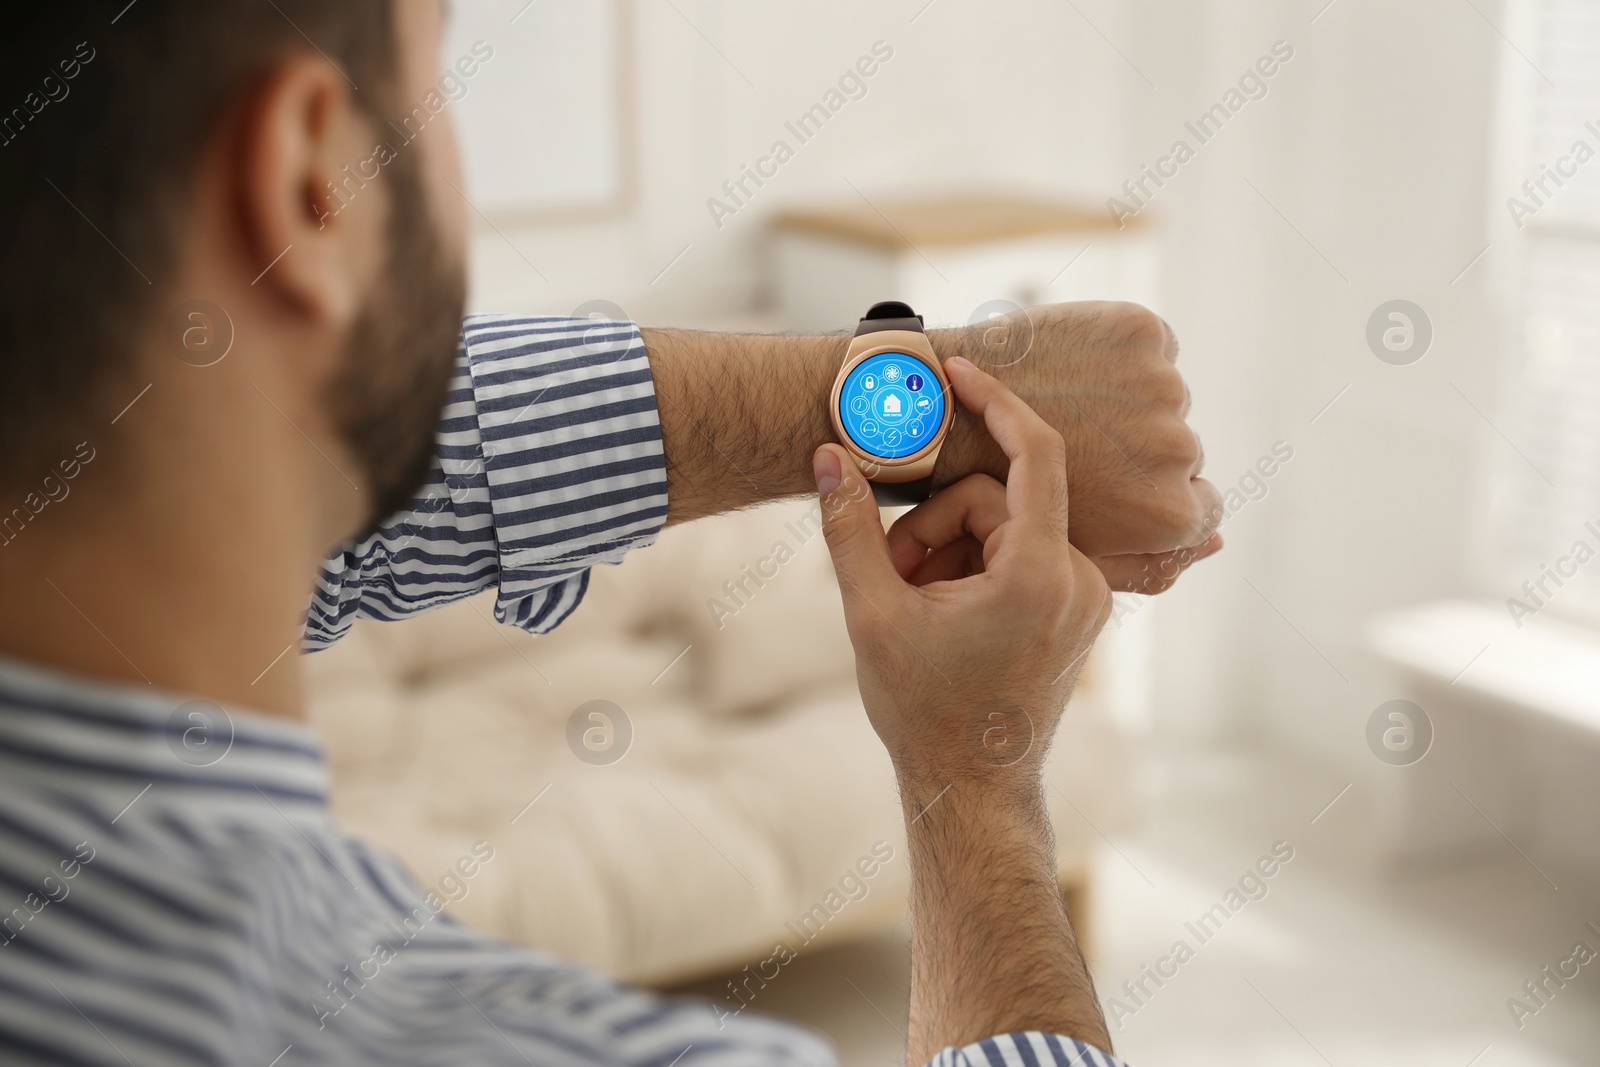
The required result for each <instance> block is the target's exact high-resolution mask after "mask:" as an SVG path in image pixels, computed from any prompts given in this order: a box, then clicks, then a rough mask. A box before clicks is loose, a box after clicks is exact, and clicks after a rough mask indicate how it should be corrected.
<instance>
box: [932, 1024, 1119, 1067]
mask: <svg viewBox="0 0 1600 1067" xmlns="http://www.w3.org/2000/svg"><path fill="white" fill-rule="evenodd" d="M1024 1064H1025V1065H1027V1067H1035V1065H1037V1067H1127V1065H1126V1064H1124V1063H1123V1062H1122V1061H1121V1060H1119V1059H1117V1058H1116V1057H1115V1056H1112V1055H1111V1054H1109V1053H1106V1052H1101V1051H1100V1050H1099V1049H1097V1048H1095V1047H1094V1046H1093V1045H1086V1044H1084V1043H1083V1042H1082V1041H1076V1040H1074V1039H1072V1038H1070V1037H1062V1036H1061V1035H1060V1034H1046V1033H1042V1032H1040V1031H1038V1030H1028V1031H1024V1032H1021V1033H1015V1034H1001V1035H999V1036H998V1037H990V1038H985V1039H984V1040H982V1041H978V1042H976V1043H974V1044H971V1045H968V1046H967V1047H966V1048H954V1047H951V1048H947V1049H944V1050H942V1051H940V1052H939V1053H938V1054H937V1055H935V1056H934V1057H933V1059H931V1060H929V1061H928V1067H1020V1065H1024Z"/></svg>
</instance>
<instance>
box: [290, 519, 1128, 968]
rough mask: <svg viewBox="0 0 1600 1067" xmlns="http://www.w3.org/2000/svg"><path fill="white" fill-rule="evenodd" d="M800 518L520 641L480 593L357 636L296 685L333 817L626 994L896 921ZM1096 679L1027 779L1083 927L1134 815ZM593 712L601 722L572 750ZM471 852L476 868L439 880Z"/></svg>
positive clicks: (903, 873)
mask: <svg viewBox="0 0 1600 1067" xmlns="http://www.w3.org/2000/svg"><path fill="white" fill-rule="evenodd" d="M814 521H815V506H814V505H813V504H811V503H809V502H807V501H803V500H796V501H790V502H786V503H782V504H778V505H773V506H769V507H766V508H762V509H759V510H754V511H750V512H745V513H742V514H738V515H732V516H724V517H721V518H718V519H713V520H706V521H703V522H699V523H695V524H692V525H690V526H686V527H680V528H675V529H672V530H669V531H667V532H666V534H664V535H663V537H662V538H661V541H660V543H658V544H657V545H656V546H654V547H652V548H650V549H647V550H644V551H640V552H636V553H634V554H633V555H632V556H630V557H629V558H628V560H627V561H626V562H625V563H624V564H622V565H621V566H620V567H600V568H598V569H597V570H596V571H595V572H594V574H593V577H592V582H591V587H590V591H589V595H588V598H587V599H586V600H585V602H584V603H583V604H582V606H580V608H579V609H578V611H577V613H576V614H575V615H574V616H573V617H572V618H571V619H570V620H568V621H567V623H566V624H564V625H563V626H561V627H560V628H559V629H557V630H556V631H554V632H553V633H551V634H547V635H544V636H540V637H533V636H530V635H527V634H524V633H521V632H519V631H516V630H513V629H511V628H509V627H505V626H501V625H499V624H497V623H495V622H494V621H493V618H492V614H491V612H492V604H493V601H492V594H491V595H489V596H480V597H476V598H473V599H471V600H468V601H464V602H461V603H459V604H456V605H453V606H451V607H448V608H444V609H442V610H439V611H436V612H433V613H431V614H428V615H425V616H422V617H419V618H417V619H415V620H412V621H408V622H404V623H391V624H378V623H361V624H358V625H357V627H356V628H355V630H354V632H352V633H351V634H350V635H349V637H348V638H347V639H346V640H345V641H343V642H341V643H340V644H339V645H338V646H337V647H335V648H333V649H331V650H330V651H327V652H323V653H318V654H316V655H314V656H311V657H310V658H309V660H308V667H309V673H310V678H311V706H312V716H313V719H314V721H315V722H316V724H317V725H318V727H319V728H320V729H321V730H322V732H323V734H324V736H325V737H326V739H327V743H328V750H329V756H330V761H331V765H332V770H333V779H334V810H335V814H336V816H337V817H338V818H339V819H340V821H341V822H342V823H343V824H344V825H345V826H347V827H349V828H350V829H352V830H354V831H356V832H357V833H359V834H361V835H363V836H365V837H367V838H368V839H370V840H373V841H376V842H377V843H378V844H380V845H382V846H384V847H386V848H388V849H389V850H391V851H393V852H394V853H396V854H398V855H399V856H400V857H401V858H402V859H403V860H404V861H405V863H406V864H407V865H408V866H409V867H410V868H411V870H412V871H413V872H414V873H415V874H416V875H417V877H418V878H419V880H421V882H422V883H423V884H425V885H438V884H440V883H441V879H444V884H445V885H446V886H447V887H448V888H449V889H450V890H451V892H450V894H449V895H452V896H456V897H459V899H457V900H456V901H455V902H453V903H452V905H451V909H452V911H453V913H454V914H455V915H457V916H458V917H459V918H462V919H464V920H466V921H468V922H470V923H472V924H474V925H475V926H477V927H479V928H481V929H484V930H486V931H489V932H491V933H494V934H497V935H500V936H503V937H506V938H509V939H511V940H513V941H518V942H522V943H525V944H528V945H533V946H537V947H541V948H545V949H548V950H550V951H552V952H555V953H557V954H560V955H562V956H565V957H568V958H571V959H575V960H580V961H583V962H585V963H588V964H591V965H593V966H595V967H598V968H601V969H603V970H606V971H608V972H610V973H613V974H615V975H618V976H620V977H623V978H627V979H631V980H634V981H640V982H646V983H655V984H667V983H671V982H675V981H679V980H683V979H688V978H694V977H699V976H703V975H706V974H711V973H717V972H720V971H723V970H736V969H738V968H739V967H740V966H742V965H744V964H753V963H757V962H758V961H762V960H766V959H768V958H769V957H771V956H772V954H773V952H774V950H775V947H776V946H779V945H783V946H786V947H790V948H793V949H800V948H802V947H803V946H806V945H809V944H814V943H822V942H825V941H834V940H838V939H840V938H844V937H849V936H854V935H859V934H861V933H863V932H868V931H875V930H878V929H881V928H882V927H884V926H886V925H889V924H892V923H894V922H896V921H898V920H899V919H900V918H901V917H902V916H903V913H904V909H905V893H906V885H907V868H906V862H905V855H904V847H903V832H902V829H901V815H900V808H899V804H898V802H897V800H896V796H895V790H894V784H893V781H892V779H891V775H890V768H889V764H888V760H887V757H886V756H885V754H884V751H883V749H882V747H881V745H880V744H879V742H878V741H877V738H876V737H875V735H874V734H873V733H872V730H871V728H870V727H869V725H868V723H867V721H866V718H865V715H864V713H863V711H862V708H861V704H860V700H859V698H858V696H857V695H856V692H855V686H854V661H853V656H852V653H851V649H850V646H849V642H848V640H847V639H846V635H845V632H844V622H843V617H842V614H841V611H840V606H839V594H838V591H837V588H836V587H835V584H834V580H833V575H832V569H831V566H830V562H829V559H828V552H827V546H826V545H825V544H824V543H823V540H822V537H821V535H820V533H818V532H816V527H815V524H814ZM719 603H720V606H718V605H719ZM1095 677H1096V671H1095V670H1094V669H1093V666H1092V664H1091V669H1090V670H1089V671H1088V672H1087V674H1086V683H1085V685H1084V686H1083V687H1082V688H1081V689H1080V693H1079V696H1078V697H1077V698H1075V699H1074V702H1073V706H1072V708H1071V709H1070V710H1069V712H1068V720H1067V723H1066V724H1065V726H1064V727H1063V729H1062V732H1061V734H1060V735H1059V737H1058V740H1057V743H1056V745H1055V747H1054V750H1053V755H1052V758H1051V764H1050V771H1049V774H1050V779H1051V783H1052V786H1051V788H1050V789H1049V790H1048V793H1049V798H1050V802H1051V808H1052V816H1053V818H1054V820H1055V826H1056V830H1057V837H1058V840H1059V845H1060V852H1061V857H1062V871H1063V884H1064V890H1065V891H1066V892H1067V894H1068V902H1069V906H1070V907H1072V908H1073V909H1074V910H1075V911H1078V912H1081V911H1082V910H1083V909H1084V908H1085V907H1086V903H1085V902H1086V900H1087V896H1086V890H1087V888H1088V886H1089V881H1090V870H1089V866H1088V862H1087V860H1088V856H1089V853H1090V851H1091V846H1092V845H1093V844H1095V843H1096V842H1097V841H1098V840H1099V832H1100V831H1105V832H1110V831H1112V830H1113V829H1115V828H1120V827H1123V826H1125V825H1126V824H1127V822H1128V820H1129V818H1130V815H1131V812H1130V807H1131V805H1130V796H1131V790H1130V788H1129V782H1130V779H1131V752H1130V746H1129V745H1128V744H1127V743H1126V742H1125V741H1124V739H1123V738H1122V737H1121V736H1120V735H1119V733H1118V732H1117V731H1116V730H1115V729H1114V728H1113V727H1112V726H1111V725H1110V722H1109V717H1108V716H1107V715H1106V714H1105V712H1104V709H1103V707H1102V706H1101V705H1102V703H1103V702H1102V701H1100V700H1099V699H1097V696H1098V694H1097V693H1096V691H1095V681H1094V679H1095ZM594 700H603V701H609V702H611V703H612V704H613V705H614V706H615V707H616V708H620V709H621V714H620V715H619V714H618V713H617V712H616V711H615V710H609V709H608V708H607V706H605V705H595V706H591V707H590V708H587V709H585V710H584V711H583V712H582V714H581V715H580V716H579V719H578V721H577V723H576V724H575V725H573V724H572V722H571V720H573V717H574V713H575V711H577V710H578V709H579V708H580V706H583V705H586V704H587V703H588V702H590V701H594ZM596 708H598V709H600V710H601V711H602V713H603V714H604V716H605V717H604V718H599V719H596V718H592V717H591V716H590V714H589V712H590V711H593V710H595V709H596ZM630 727H631V733H632V737H631V741H630V742H626V743H625V742H624V735H625V734H626V733H627V732H628V729H629V728H630ZM608 743H609V747H607V745H608ZM596 749H598V751H595V750H596ZM619 755H620V757H621V758H616V757H617V756H619ZM1069 798H1070V799H1069ZM478 841H484V842H487V843H488V844H489V846H490V847H492V848H493V850H494V858H493V859H492V860H491V861H490V862H488V863H487V864H485V865H483V867H482V868H481V869H480V870H478V871H477V872H476V873H475V875H474V876H473V877H472V878H471V879H470V880H469V879H449V878H446V877H445V876H446V875H447V872H449V871H450V870H451V868H452V867H453V866H454V865H455V864H456V863H457V861H458V860H459V859H460V858H461V857H462V856H463V855H465V854H467V853H468V852H469V850H470V848H471V846H472V845H473V843H475V842H478ZM880 842H881V843H882V844H880ZM875 846H876V849H877V852H876V855H874V848H875ZM890 850H892V856H891V858H889V859H888V860H887V861H882V857H883V856H884V855H885V854H886V853H888V852H890ZM864 861H865V862H864ZM869 870H870V871H871V875H870V877H869V876H867V874H866V873H865V872H867V871H869ZM1080 919H1081V917H1080Z"/></svg>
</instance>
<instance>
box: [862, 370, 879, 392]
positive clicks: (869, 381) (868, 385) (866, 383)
mask: <svg viewBox="0 0 1600 1067" xmlns="http://www.w3.org/2000/svg"><path fill="white" fill-rule="evenodd" d="M877 387H878V379H877V377H876V376H875V375H871V374H869V375H867V376H866V377H865V378H863V379H861V388H863V389H876V388H877Z"/></svg>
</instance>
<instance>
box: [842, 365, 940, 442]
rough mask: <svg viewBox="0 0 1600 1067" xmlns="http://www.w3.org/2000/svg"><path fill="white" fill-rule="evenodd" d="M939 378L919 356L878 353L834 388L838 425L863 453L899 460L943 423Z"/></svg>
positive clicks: (931, 438) (926, 439)
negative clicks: (840, 385)
mask: <svg viewBox="0 0 1600 1067" xmlns="http://www.w3.org/2000/svg"><path fill="white" fill-rule="evenodd" d="M945 402H946V401H945V396H944V390H943V389H941V388H940V386H939V376H938V375H937V374H935V373H934V372H933V371H932V370H931V369H930V368H929V367H928V364H927V363H925V362H924V361H923V360H922V359H921V358H920V357H918V356H913V355H910V354H908V353H905V352H883V353H880V354H878V355H876V356H872V357H870V358H868V359H864V360H862V361H861V362H860V363H858V364H856V366H855V369H853V370H852V371H851V372H850V374H849V376H848V377H847V378H845V380H844V387H843V388H841V389H840V390H839V422H840V423H841V424H842V425H843V426H844V431H845V433H847V434H849V436H850V440H851V441H852V442H854V443H855V445H856V447H857V448H860V449H861V450H862V451H863V452H869V453H871V454H872V455H874V456H877V457H879V458H880V459H902V458H904V457H906V456H909V455H912V454H913V453H916V452H920V451H922V449H924V448H926V447H927V446H928V442H929V441H932V440H933V437H934V434H936V433H938V432H939V427H940V425H941V424H942V423H943V422H944V406H945Z"/></svg>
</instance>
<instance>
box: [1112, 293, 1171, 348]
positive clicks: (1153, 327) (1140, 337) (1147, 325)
mask: <svg viewBox="0 0 1600 1067" xmlns="http://www.w3.org/2000/svg"><path fill="white" fill-rule="evenodd" d="M1106 318H1107V322H1108V325H1109V327H1110V329H1111V333H1112V336H1113V338H1114V339H1116V340H1118V341H1121V342H1123V343H1124V344H1127V345H1129V346H1131V347H1135V348H1151V349H1154V350H1156V351H1158V352H1159V351H1161V350H1162V349H1164V348H1165V347H1166V344H1167V335H1168V331H1167V323H1166V320H1165V319H1163V318H1162V317H1161V316H1160V315H1157V314H1156V313H1155V312H1154V311H1151V310H1150V309H1149V308H1147V307H1145V306H1144V305H1143V304H1134V303H1130V302H1126V301H1120V302H1117V303H1113V304H1111V305H1110V306H1109V308H1108V309H1107V312H1106Z"/></svg>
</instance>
